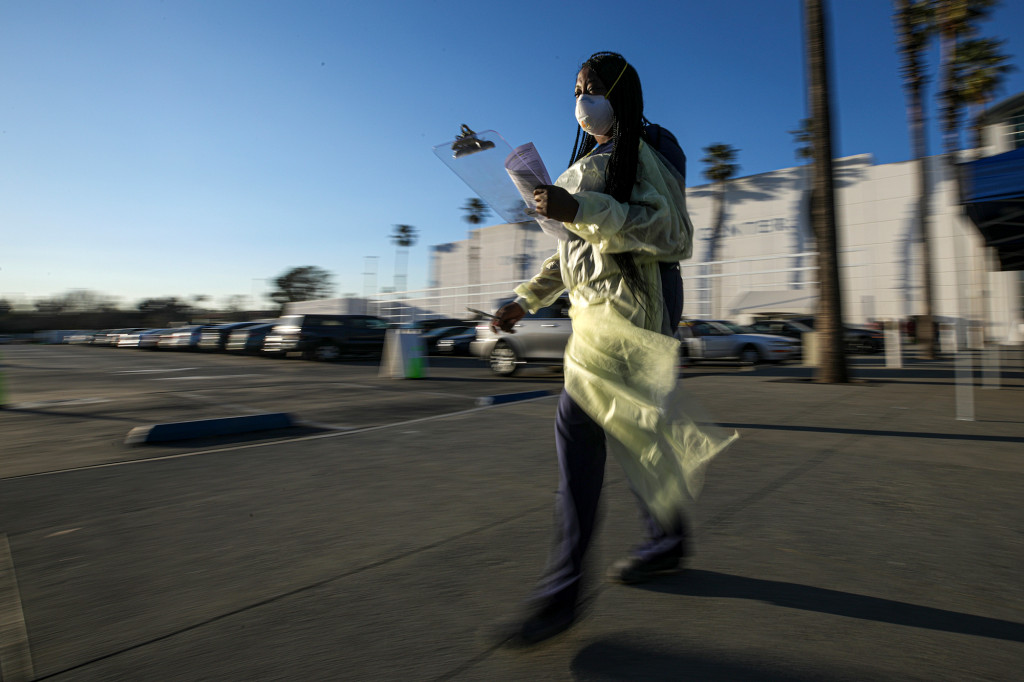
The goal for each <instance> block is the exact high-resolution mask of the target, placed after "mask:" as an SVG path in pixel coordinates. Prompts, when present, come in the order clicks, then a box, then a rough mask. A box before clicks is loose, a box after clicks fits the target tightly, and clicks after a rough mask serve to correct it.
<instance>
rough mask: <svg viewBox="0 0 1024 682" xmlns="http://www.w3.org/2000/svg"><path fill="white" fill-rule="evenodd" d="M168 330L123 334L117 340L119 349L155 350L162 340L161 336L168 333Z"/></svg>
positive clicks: (145, 330) (147, 330)
mask: <svg viewBox="0 0 1024 682" xmlns="http://www.w3.org/2000/svg"><path fill="white" fill-rule="evenodd" d="M167 331H168V330H167V329H144V330H142V331H140V332H133V333H131V334H122V335H121V338H119V339H118V340H117V347H118V348H148V349H149V350H155V349H156V344H157V342H158V341H159V340H160V335H161V334H163V333H165V332H167Z"/></svg>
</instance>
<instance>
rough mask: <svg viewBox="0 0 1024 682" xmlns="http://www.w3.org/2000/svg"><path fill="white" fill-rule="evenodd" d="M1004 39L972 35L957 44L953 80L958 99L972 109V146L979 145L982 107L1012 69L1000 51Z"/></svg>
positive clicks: (977, 146) (991, 97) (990, 99)
mask: <svg viewBox="0 0 1024 682" xmlns="http://www.w3.org/2000/svg"><path fill="white" fill-rule="evenodd" d="M1004 42H1005V41H1002V40H996V39H994V38H971V39H969V40H965V41H964V42H963V43H961V44H959V45H958V46H957V50H956V62H955V64H954V70H955V72H956V82H957V83H958V84H959V85H960V100H961V101H962V103H963V104H964V105H966V106H967V107H968V110H970V111H972V112H973V115H972V116H971V117H970V118H971V121H972V123H971V128H972V130H973V133H974V134H973V136H972V137H973V140H972V143H971V146H972V147H974V148H975V149H978V148H980V147H981V125H980V123H979V119H980V117H981V115H982V113H984V109H985V107H986V106H988V104H989V103H990V102H991V101H992V99H993V98H994V96H995V94H996V93H997V92H999V91H1000V90H1001V89H1002V87H1003V83H1004V81H1005V80H1006V74H1007V73H1009V72H1010V71H1013V68H1014V67H1013V66H1012V65H1010V64H1009V63H1007V62H1009V60H1010V58H1009V56H1007V55H1005V54H1003V52H1002V47H1003V44H1004Z"/></svg>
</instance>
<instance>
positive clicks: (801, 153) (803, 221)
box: [789, 118, 814, 289]
mask: <svg viewBox="0 0 1024 682" xmlns="http://www.w3.org/2000/svg"><path fill="white" fill-rule="evenodd" d="M789 134H790V135H792V136H793V144H795V145H796V151H795V153H796V158H797V160H798V161H800V162H801V163H802V162H805V161H807V162H809V161H812V160H813V159H814V147H813V144H814V131H813V129H812V125H811V119H809V118H803V119H800V127H799V128H797V129H796V130H790V131H789ZM801 171H802V178H801V181H802V183H803V188H802V194H801V197H800V204H799V210H798V215H797V226H796V229H795V230H793V252H794V253H803V252H804V251H806V250H807V239H806V238H807V236H809V235H808V231H809V227H808V226H809V225H810V224H811V216H812V214H813V212H814V192H813V191H812V188H811V187H810V173H811V167H810V165H809V164H805V165H803V166H802V168H801ZM805 228H807V229H805ZM802 266H803V256H798V257H796V258H794V259H793V267H794V268H798V269H796V270H794V271H793V274H792V277H791V282H792V284H793V288H795V289H800V288H802V287H803V273H804V271H803V270H800V269H799V268H801V267H802Z"/></svg>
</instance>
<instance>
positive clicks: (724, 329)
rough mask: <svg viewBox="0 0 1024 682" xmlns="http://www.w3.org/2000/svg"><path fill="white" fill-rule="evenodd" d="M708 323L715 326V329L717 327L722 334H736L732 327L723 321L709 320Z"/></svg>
mask: <svg viewBox="0 0 1024 682" xmlns="http://www.w3.org/2000/svg"><path fill="white" fill-rule="evenodd" d="M708 324H709V325H711V326H712V327H714V328H715V329H717V330H718V331H720V332H721V333H722V334H734V333H735V332H734V331H733V330H732V329H730V328H729V327H727V326H725V325H724V324H722V323H721V322H711V321H708Z"/></svg>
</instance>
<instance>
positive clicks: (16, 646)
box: [0, 533, 35, 682]
mask: <svg viewBox="0 0 1024 682" xmlns="http://www.w3.org/2000/svg"><path fill="white" fill-rule="evenodd" d="M34 676H35V675H34V674H33V671H32V653H31V651H30V650H29V648H28V630H27V629H26V628H25V614H24V612H23V611H22V609H21V594H20V593H19V592H18V580H17V578H16V577H15V575H14V560H13V559H12V558H11V545H10V543H8V542H7V535H6V534H4V533H0V678H2V679H3V680H4V682H22V681H23V680H24V681H26V682H27V680H31V679H32V678H33V677H34Z"/></svg>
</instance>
